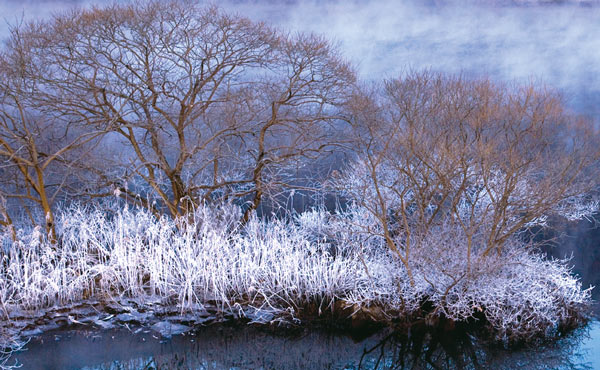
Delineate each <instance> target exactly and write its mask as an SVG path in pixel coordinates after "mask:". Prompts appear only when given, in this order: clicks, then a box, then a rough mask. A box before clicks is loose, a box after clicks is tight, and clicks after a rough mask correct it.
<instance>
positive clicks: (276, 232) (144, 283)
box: [0, 205, 591, 345]
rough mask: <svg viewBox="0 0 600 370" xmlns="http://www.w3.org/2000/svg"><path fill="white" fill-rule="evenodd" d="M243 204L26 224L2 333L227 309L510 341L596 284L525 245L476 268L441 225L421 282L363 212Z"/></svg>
mask: <svg viewBox="0 0 600 370" xmlns="http://www.w3.org/2000/svg"><path fill="white" fill-rule="evenodd" d="M240 212H241V211H240V209H239V208H237V207H235V206H231V205H229V206H222V207H220V208H208V207H203V208H200V209H198V211H197V212H196V213H195V215H194V217H193V218H190V219H188V220H186V221H185V223H182V221H178V222H173V221H171V220H169V219H167V218H162V219H160V220H157V219H155V218H154V217H153V216H152V215H151V214H149V213H148V212H146V211H144V210H141V209H140V210H129V209H127V208H125V209H122V210H120V211H118V212H116V213H114V214H112V215H107V214H105V213H102V212H101V211H99V210H94V209H77V208H72V209H70V210H68V211H65V212H64V213H63V214H61V215H60V217H59V223H58V225H61V226H60V228H59V235H60V236H61V237H60V241H59V243H57V244H52V243H49V242H48V241H46V240H45V239H44V236H43V235H40V233H39V232H37V231H36V230H33V232H29V233H28V232H27V230H20V231H19V238H18V241H17V242H14V243H12V244H10V245H9V247H8V248H6V247H5V249H4V250H3V252H2V253H3V255H2V260H3V262H2V265H1V266H2V267H1V270H0V307H1V310H2V311H1V314H2V315H3V320H2V325H1V327H2V331H3V332H4V335H3V336H4V337H5V338H7V337H10V338H15V336H20V337H28V336H30V335H33V334H39V333H40V332H41V331H44V330H46V329H53V328H57V327H62V326H65V325H73V324H77V325H79V324H78V323H81V325H92V324H93V325H95V326H97V327H101V328H102V327H106V328H109V327H111V325H112V323H114V322H116V323H118V324H120V325H125V324H127V325H129V324H132V325H133V324H135V325H150V326H152V325H155V324H158V323H159V322H168V323H171V324H173V325H175V326H173V325H171V324H168V323H167V324H161V325H165V328H166V330H171V331H173V330H174V329H173V328H174V327H178V326H177V325H183V326H187V327H190V328H191V327H195V326H198V325H205V324H209V323H213V322H220V321H224V320H230V319H234V320H242V321H244V322H251V323H257V324H269V325H284V326H285V325H305V324H307V323H310V322H314V321H318V320H323V321H332V322H334V321H337V322H340V323H342V326H343V325H346V326H347V327H350V328H352V327H363V326H364V327H368V326H391V327H394V326H401V325H404V324H410V323H414V322H419V321H420V322H423V323H425V324H426V325H429V326H437V325H444V326H450V327H451V326H452V325H454V324H455V323H465V322H478V323H479V325H481V326H483V327H484V328H486V330H487V332H488V333H489V335H490V337H491V338H492V339H493V340H495V341H498V342H501V343H503V344H505V345H511V344H512V343H520V342H530V341H535V340H537V339H540V338H541V339H543V338H551V337H554V336H559V335H560V334H561V333H563V332H565V331H568V330H570V329H572V328H575V327H578V326H581V325H583V324H584V323H585V322H586V321H587V319H588V318H589V307H590V304H591V298H590V297H591V296H590V291H591V290H590V289H582V287H581V284H580V283H579V281H578V280H577V278H575V277H574V276H572V275H571V274H570V270H569V268H568V267H567V265H566V264H565V262H564V261H557V260H550V261H549V260H545V259H544V258H542V256H541V255H540V254H537V253H535V251H529V250H527V249H526V248H524V247H522V245H519V244H518V243H517V242H516V241H515V242H514V243H513V245H512V246H510V245H509V247H508V248H506V249H505V252H503V253H502V254H496V253H493V254H491V255H489V256H483V255H477V250H474V253H473V255H474V258H473V259H472V260H474V261H477V263H476V264H470V265H467V264H466V261H467V258H466V257H465V256H463V255H462V254H461V253H463V251H464V250H465V249H464V248H455V246H454V245H452V244H451V243H450V241H452V240H456V238H455V236H452V235H444V234H440V235H438V240H437V243H436V244H435V245H432V246H431V248H429V249H421V250H416V251H414V252H413V255H412V256H411V263H412V267H413V269H412V276H413V279H412V281H411V279H410V278H409V276H408V274H407V271H406V269H405V267H404V265H403V264H402V263H400V262H399V261H398V259H397V258H396V257H395V255H394V254H393V253H391V252H390V251H389V249H388V248H386V246H385V244H384V243H383V242H382V241H381V240H377V238H373V237H372V236H370V237H365V236H364V235H363V234H361V233H360V232H359V230H355V229H353V228H352V225H353V224H355V223H356V222H357V221H358V220H360V221H363V222H364V220H362V219H361V217H363V216H364V214H361V213H360V212H359V211H357V210H351V211H349V212H348V213H345V214H330V213H328V212H326V211H312V212H305V213H302V214H299V215H295V216H294V217H293V218H289V219H287V220H270V221H267V220H260V219H258V218H256V217H254V218H252V219H251V220H250V221H249V222H248V223H246V224H244V225H242V224H240V223H239V222H238V220H239V219H240V218H239V215H240ZM36 233H37V234H36ZM4 237H5V239H4V241H5V245H6V240H7V238H8V237H9V236H8V235H5V236H4ZM446 238H448V239H446ZM107 318H108V319H107ZM162 318H165V320H166V321H165V320H162ZM174 318H176V319H174ZM115 320H116V321H115ZM144 320H150V321H144ZM44 327H45V329H44ZM180 329H181V328H180ZM178 330H179V329H178Z"/></svg>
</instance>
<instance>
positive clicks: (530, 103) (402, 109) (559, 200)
mask: <svg viewBox="0 0 600 370" xmlns="http://www.w3.org/2000/svg"><path fill="white" fill-rule="evenodd" d="M351 112H352V113H353V114H352V116H351V117H350V118H351V120H352V121H353V123H354V125H355V127H356V130H355V132H356V134H355V136H356V137H357V148H358V149H357V154H358V160H357V162H356V163H355V164H354V167H353V168H352V167H351V168H349V169H348V170H347V171H346V174H345V175H342V176H341V178H340V179H338V186H339V187H341V188H342V189H344V191H345V192H346V194H347V195H349V196H350V198H351V199H352V200H354V201H356V202H358V204H359V205H360V206H362V207H365V208H366V209H367V210H368V211H369V212H370V213H371V214H372V215H373V216H374V217H375V219H376V220H377V228H373V227H371V228H370V229H369V230H367V232H370V233H375V234H377V235H378V236H380V237H381V238H383V239H384V240H385V243H386V245H387V246H388V247H389V248H390V249H391V250H392V251H394V252H395V253H396V254H397V255H398V257H399V259H400V260H401V261H402V263H403V264H404V265H405V267H406V269H407V272H408V275H409V277H410V278H411V280H412V273H411V262H410V258H411V254H412V253H414V252H413V251H414V250H419V249H424V248H435V246H431V245H424V243H426V244H430V243H431V240H432V239H431V238H430V236H431V235H432V233H436V232H441V230H448V225H453V226H452V227H451V228H450V229H452V228H454V229H456V230H458V231H459V233H458V235H460V238H461V239H462V240H460V243H458V244H457V248H458V247H460V245H463V244H464V246H465V248H467V261H466V271H465V272H461V274H463V273H468V271H469V270H470V268H471V265H472V255H473V253H474V252H475V251H476V252H477V256H478V258H483V257H485V256H487V255H488V254H489V253H490V252H492V251H497V253H498V254H501V253H502V250H503V246H504V245H505V243H507V242H508V241H509V239H510V238H512V237H514V236H515V234H517V233H518V232H519V231H521V230H523V229H525V228H527V227H531V226H533V225H543V224H544V222H545V219H546V217H547V216H548V215H550V214H559V215H563V216H565V217H569V218H580V217H584V216H589V215H591V214H592V213H593V212H594V210H595V209H596V208H597V202H596V201H594V200H593V199H591V198H590V191H591V190H593V189H594V188H595V186H597V179H598V163H597V160H598V158H599V151H598V148H599V147H598V145H597V143H598V137H597V134H596V133H595V132H593V130H592V128H591V125H589V123H588V122H585V121H582V120H581V119H578V118H577V117H574V116H572V115H570V114H568V113H567V112H566V111H565V110H564V108H563V105H562V103H561V101H560V99H559V97H558V96H557V95H556V94H555V93H553V92H551V91H548V90H545V89H542V88H538V87H535V86H533V85H529V86H525V87H510V86H500V85H495V84H493V83H491V82H490V81H488V80H466V79H464V78H462V77H452V76H445V75H440V74H434V73H430V72H424V73H411V74H408V75H407V76H406V77H404V78H400V79H395V80H389V81H387V82H386V83H385V85H384V86H383V87H382V88H380V89H374V90H372V91H371V92H369V93H362V94H359V95H358V96H357V97H356V98H355V100H354V101H353V105H352V107H351ZM460 278H462V277H461V276H456V277H455V281H458V280H459V279H460Z"/></svg>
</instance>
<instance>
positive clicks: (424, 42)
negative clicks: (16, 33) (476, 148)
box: [0, 0, 600, 119]
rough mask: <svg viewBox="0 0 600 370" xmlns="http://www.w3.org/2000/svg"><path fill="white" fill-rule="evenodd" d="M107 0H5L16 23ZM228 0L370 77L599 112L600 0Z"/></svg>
mask: <svg viewBox="0 0 600 370" xmlns="http://www.w3.org/2000/svg"><path fill="white" fill-rule="evenodd" d="M106 3H107V2H106V1H101V0H63V1H54V0H38V1H35V0H25V1H22V0H20V1H16V0H0V16H1V17H2V18H4V20H3V22H2V23H1V24H0V36H1V37H2V38H4V37H6V35H7V32H8V26H7V23H10V24H15V23H16V22H17V21H18V19H20V18H21V17H25V19H33V18H43V17H47V16H48V15H49V14H51V13H53V12H60V11H62V10H64V9H67V8H69V7H71V6H74V5H78V6H84V7H89V6H92V5H93V4H96V5H102V4H106ZM219 4H220V5H221V6H223V7H224V8H227V9H230V10H232V11H234V12H238V13H240V14H242V15H246V16H249V17H251V18H253V19H258V20H264V21H267V22H270V23H275V24H278V25H281V26H283V27H284V28H287V29H289V30H292V31H308V32H315V33H319V34H323V35H325V36H327V37H328V38H330V39H332V40H334V41H335V42H337V43H338V45H339V46H340V49H341V52H342V54H343V55H344V56H346V57H347V58H348V59H350V60H351V61H352V62H354V64H355V65H356V66H357V68H358V70H359V72H360V73H361V75H362V77H364V78H372V79H379V78H381V77H393V76H397V75H398V74H400V73H402V71H405V70H407V69H409V68H412V69H422V68H431V69H433V70H439V71H447V72H456V73H460V72H462V73H464V74H466V75H489V76H491V77H492V78H493V79H496V80H498V81H514V80H517V81H527V80H529V79H534V80H541V81H543V82H545V83H546V84H547V85H550V86H553V87H556V88H558V89H560V91H561V92H563V94H564V95H565V97H566V98H567V100H568V102H569V103H570V105H571V107H573V108H574V109H576V110H577V111H579V112H580V113H584V114H588V115H592V116H594V117H596V119H598V117H600V0H588V1H577V0H571V1H527V0H521V1H509V0H506V1H498V0H496V1H494V0H487V1H486V0H479V1H475V0H473V1H470V2H466V1H434V0H429V1H392V0H376V1H352V0H350V1H341V0H340V1H235V0H228V1H226V2H219Z"/></svg>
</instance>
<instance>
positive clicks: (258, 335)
mask: <svg viewBox="0 0 600 370" xmlns="http://www.w3.org/2000/svg"><path fill="white" fill-rule="evenodd" d="M599 329H600V323H598V322H594V323H593V325H592V332H594V333H595V334H593V335H594V336H599V334H600V330H599ZM586 331H588V332H589V329H581V330H579V331H577V332H575V333H572V334H570V335H568V336H567V337H565V338H561V339H559V340H558V341H554V342H549V343H546V344H543V345H538V346H530V347H527V348H520V349H511V350H505V349H502V348H498V347H494V346H489V345H487V344H486V343H485V342H484V341H482V340H480V339H477V338H475V337H474V336H473V335H472V334H469V333H467V332H466V331H463V330H453V331H441V330H439V331H431V330H412V331H411V332H410V333H409V334H398V333H389V332H388V333H385V332H384V333H378V334H375V335H373V336H371V337H369V338H367V339H365V340H362V341H358V342H357V341H354V340H353V339H352V338H350V337H348V336H343V335H337V334H332V333H327V332H323V331H316V330H310V331H307V332H303V333H300V334H297V335H295V336H289V335H288V334H286V335H279V334H274V333H272V332H266V331H265V330H264V329H258V328H253V327H244V326H241V327H240V326H235V327H227V326H218V327H206V328H203V329H201V330H199V331H197V332H196V333H194V334H187V335H179V336H174V337H173V338H171V339H169V340H164V339H160V338H158V339H157V338H155V337H156V334H153V333H152V332H148V333H144V332H143V331H142V332H140V333H138V334H132V333H131V332H129V331H125V330H112V331H104V332H98V331H81V330H80V331H69V332H66V331H61V332H54V333H47V334H44V335H42V336H41V337H39V338H38V339H35V340H33V341H32V342H31V343H30V344H29V346H28V350H27V351H25V352H23V353H20V354H18V355H17V356H16V357H17V358H18V359H19V360H20V361H21V362H22V363H23V365H24V368H26V369H55V368H60V369H79V368H84V369H347V370H350V369H512V368H520V367H526V368H528V369H530V368H533V369H536V368H546V369H548V368H551V369H560V368H562V369H575V368H576V369H581V368H590V369H591V368H593V366H592V365H589V366H586V364H585V361H589V360H588V359H586V357H585V353H583V349H582V347H581V343H582V341H584V340H585V337H586ZM153 335H154V336H153ZM57 339H59V340H57Z"/></svg>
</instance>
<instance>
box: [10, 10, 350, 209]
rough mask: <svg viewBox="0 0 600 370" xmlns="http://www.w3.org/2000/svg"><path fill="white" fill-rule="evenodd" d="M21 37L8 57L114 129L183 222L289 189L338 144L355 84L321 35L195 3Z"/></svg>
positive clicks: (127, 156) (79, 21) (56, 98)
mask: <svg viewBox="0 0 600 370" xmlns="http://www.w3.org/2000/svg"><path fill="white" fill-rule="evenodd" d="M13 34H14V35H15V37H13V40H15V41H14V42H12V43H11V44H10V51H9V54H11V55H20V54H23V55H26V58H24V59H26V61H25V62H24V63H25V64H26V66H25V67H24V70H25V71H26V73H27V77H28V78H30V79H31V80H33V81H36V82H35V83H36V84H38V85H39V86H40V88H39V90H41V93H39V94H37V95H36V99H38V100H39V101H40V102H41V103H43V104H44V105H45V106H47V107H50V106H52V107H53V108H52V109H53V111H54V113H55V114H56V113H58V114H60V115H68V116H69V117H72V119H75V120H79V121H81V122H86V124H89V125H91V126H97V125H101V126H102V125H104V126H106V125H107V124H108V123H109V122H110V123H113V122H114V123H115V124H114V125H113V132H114V134H116V136H118V137H120V141H119V142H117V144H116V146H115V147H116V148H120V149H122V154H121V159H122V161H121V166H126V167H127V168H129V172H130V173H133V174H135V175H136V176H139V177H140V178H141V179H143V181H144V182H145V183H146V184H147V185H148V186H149V188H150V189H151V192H152V193H153V194H154V195H156V196H157V197H158V198H159V199H160V200H161V202H162V205H163V206H164V207H166V209H168V211H169V213H170V214H171V215H172V216H180V215H183V214H186V213H187V212H189V211H190V209H192V208H194V207H195V206H196V205H197V204H199V203H200V202H202V201H209V200H211V199H214V198H215V197H223V196H228V197H232V196H234V197H244V198H245V199H249V200H250V207H249V208H250V209H249V211H250V210H252V209H255V208H256V207H257V206H258V204H259V203H260V202H261V199H262V198H263V196H264V195H265V194H266V193H269V190H270V189H272V188H273V187H274V186H275V185H279V186H283V185H285V184H287V183H288V182H287V181H285V180H284V178H285V176H283V174H285V173H286V166H289V165H291V164H292V163H293V162H295V161H297V160H298V159H300V158H308V157H314V155H316V154H318V153H320V152H322V151H323V149H324V148H325V146H327V144H328V141H327V140H330V139H331V137H333V136H332V135H330V134H331V130H329V128H330V127H331V124H332V123H333V121H334V120H335V118H336V117H337V116H339V114H338V113H337V110H336V106H337V105H339V104H340V103H341V102H342V101H343V99H344V94H347V92H348V89H347V86H348V85H349V84H350V83H352V82H353V80H354V73H353V72H352V71H351V69H350V68H349V67H348V66H347V64H346V63H345V62H343V61H342V60H341V58H340V57H339V56H338V55H337V54H336V53H335V51H334V50H333V49H332V47H331V46H330V45H329V44H328V43H327V42H326V41H324V40H323V39H321V38H318V37H314V36H304V35H294V36H290V35H285V34H281V33H280V32H278V31H276V30H273V29H271V28H269V27H267V26H265V25H264V24H261V23H253V22H251V21H249V20H248V19H245V18H242V17H238V16H229V15H226V14H223V13H221V12H220V11H219V10H218V9H216V8H214V7H208V8H206V7H202V6H199V5H198V4H196V3H194V2H192V1H170V2H159V1H150V2H148V3H135V4H133V5H126V6H117V5H115V6H111V7H106V8H102V9H99V8H94V9H92V10H89V11H88V10H78V11H73V12H71V13H69V14H65V15H62V16H57V17H55V18H53V19H52V20H50V21H49V22H45V23H38V24H30V25H27V26H25V27H21V28H19V29H17V30H16V31H15V32H13ZM16 36H18V37H16ZM12 62H13V63H16V62H18V61H15V60H13V61H12ZM90 130H91V129H90ZM112 137H114V136H112ZM107 174H108V172H104V173H101V174H99V175H100V176H101V177H102V176H103V177H104V178H105V179H106V180H110V176H108V175H107ZM112 183H113V185H114V186H117V187H120V191H121V194H124V195H125V194H127V190H128V189H126V188H124V187H122V186H121V181H120V179H117V178H113V179H112ZM248 197H249V198H248ZM247 217H248V213H247V214H246V216H245V218H246V219H247Z"/></svg>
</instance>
